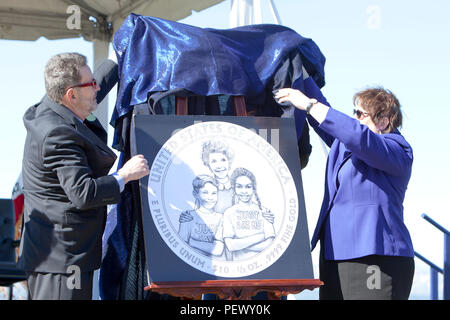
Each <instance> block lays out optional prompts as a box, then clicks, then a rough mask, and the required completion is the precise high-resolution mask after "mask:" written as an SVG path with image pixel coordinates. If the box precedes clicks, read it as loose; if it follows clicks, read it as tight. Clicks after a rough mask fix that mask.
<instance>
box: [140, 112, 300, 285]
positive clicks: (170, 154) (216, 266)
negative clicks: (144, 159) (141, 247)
mask: <svg viewBox="0 0 450 320" xmlns="http://www.w3.org/2000/svg"><path fill="white" fill-rule="evenodd" d="M147 200H148V206H149V208H150V210H149V211H150V212H144V213H143V214H148V215H151V219H152V220H153V223H154V225H155V227H156V229H157V231H158V232H159V235H160V237H161V238H162V239H163V241H164V243H165V244H166V245H167V247H168V248H169V249H170V250H171V251H172V252H173V253H174V254H175V255H176V256H177V257H178V258H179V259H181V260H182V261H183V262H185V263H186V264H188V265H190V266H191V267H193V268H195V269H197V270H199V271H201V272H204V273H207V274H210V275H214V276H219V277H224V278H236V277H245V276H250V275H253V274H255V273H258V272H261V271H263V270H265V269H266V268H268V267H270V266H271V265H272V264H274V263H275V262H276V261H277V260H278V259H279V258H280V257H281V256H282V255H283V253H284V252H285V251H286V249H287V248H288V246H289V245H290V243H291V241H292V239H293V237H294V234H295V231H296V228H297V223H298V214H299V212H298V210H299V199H298V194H297V189H296V184H295V181H294V179H293V177H292V175H291V172H290V170H289V168H288V166H287V165H286V163H285V161H284V160H283V158H282V157H281V156H280V154H279V153H278V151H277V150H276V148H274V146H272V145H271V144H270V143H268V142H267V141H266V139H264V138H263V137H261V136H260V135H258V134H257V132H256V130H250V129H247V128H245V127H243V126H240V125H238V124H234V123H230V122H222V121H207V122H200V123H194V124H193V125H189V126H187V127H185V128H183V129H180V130H177V131H176V132H174V133H173V134H172V136H171V137H170V138H169V139H168V140H167V141H166V142H165V143H164V144H163V146H162V147H161V149H160V150H159V151H158V153H157V154H156V156H155V158H154V159H153V162H152V163H151V168H150V175H149V177H148V183H147Z"/></svg>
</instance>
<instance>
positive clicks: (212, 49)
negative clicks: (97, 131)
mask: <svg viewBox="0 0 450 320" xmlns="http://www.w3.org/2000/svg"><path fill="white" fill-rule="evenodd" d="M113 46H114V49H115V51H116V54H117V57H118V65H119V89H118V98H117V102H116V108H115V112H114V114H113V118H112V120H111V121H112V124H113V125H114V122H115V120H116V119H117V118H119V117H121V116H122V115H124V114H126V113H128V112H130V111H131V110H132V106H133V105H137V104H140V103H145V102H146V101H147V97H148V94H149V93H153V92H159V91H167V90H173V89H178V88H183V89H186V90H189V91H191V92H193V93H195V94H198V95H203V96H208V95H219V94H226V95H244V96H245V97H246V100H247V101H249V102H250V103H251V101H252V100H253V99H257V98H258V95H259V94H261V92H263V91H264V89H265V87H266V85H267V83H268V82H269V81H270V79H271V78H272V76H273V74H274V72H275V71H276V69H277V68H278V67H279V65H280V64H281V63H282V61H283V60H284V59H286V58H287V56H288V54H289V53H290V52H291V51H293V50H299V51H300V53H301V55H302V57H303V65H304V66H305V68H306V70H307V71H308V73H309V75H310V76H312V77H313V79H314V81H315V82H316V83H317V84H318V86H319V87H322V86H323V85H324V84H325V81H324V77H325V76H324V64H325V57H324V56H323V54H322V53H321V52H320V49H319V47H318V46H317V45H316V44H315V43H314V41H312V40H311V39H308V38H304V37H302V36H301V35H299V34H298V33H296V32H295V31H293V30H292V29H289V28H287V27H284V26H279V25H269V24H266V25H252V26H245V27H238V28H234V29H223V30H219V29H209V28H199V27H194V26H190V25H186V24H182V23H178V22H173V21H168V20H164V19H160V18H154V17H147V16H140V15H136V14H130V15H129V16H128V18H127V19H126V20H125V22H124V23H123V25H122V27H121V28H120V29H119V30H118V31H117V32H116V34H115V36H114V40H113ZM301 80H302V79H293V85H292V87H295V86H296V85H295V84H296V81H301Z"/></svg>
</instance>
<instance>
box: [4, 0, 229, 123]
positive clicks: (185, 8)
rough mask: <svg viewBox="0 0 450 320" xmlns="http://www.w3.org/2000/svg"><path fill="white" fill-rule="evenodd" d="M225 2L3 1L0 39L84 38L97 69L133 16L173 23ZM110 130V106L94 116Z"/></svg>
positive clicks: (192, 0)
mask: <svg viewBox="0 0 450 320" xmlns="http://www.w3.org/2000/svg"><path fill="white" fill-rule="evenodd" d="M222 1H224V0H2V1H1V2H0V39H9V40H36V39H38V38H40V37H45V38H47V39H49V40H53V39H65V38H78V37H83V38H84V39H86V40H87V41H92V43H93V47H94V69H95V67H96V66H97V65H98V64H99V63H100V62H101V61H103V60H104V59H106V58H107V57H108V49H109V43H110V42H111V40H112V36H113V35H114V32H115V31H116V30H117V29H118V28H120V26H121V25H122V23H123V21H124V20H125V18H126V17H127V16H128V15H129V13H130V12H134V13H136V14H141V15H146V16H153V17H158V18H163V19H168V20H172V21H177V20H180V19H183V18H185V17H187V16H189V15H191V14H192V10H194V11H201V10H203V9H206V8H208V7H211V6H213V5H215V4H218V3H220V2H222ZM95 114H96V116H97V117H98V118H99V120H100V122H101V123H102V124H103V127H104V128H105V129H107V128H108V125H107V123H108V119H107V118H108V103H107V99H104V101H103V103H102V104H101V105H100V106H99V108H98V109H97V111H96V112H95Z"/></svg>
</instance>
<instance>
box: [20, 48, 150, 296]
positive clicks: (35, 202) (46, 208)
mask: <svg viewBox="0 0 450 320" xmlns="http://www.w3.org/2000/svg"><path fill="white" fill-rule="evenodd" d="M116 82H117V65H116V64H115V63H114V62H112V61H108V60H107V61H106V62H104V63H103V64H102V65H101V66H100V67H99V69H98V70H97V72H96V77H95V78H94V76H93V74H92V72H91V70H90V68H89V67H88V66H87V64H86V57H84V56H82V55H80V54H77V53H63V54H59V55H56V56H54V57H52V58H51V59H50V60H49V62H48V63H47V65H46V68H45V87H46V93H47V94H46V96H45V97H44V98H43V99H42V101H41V102H40V103H38V104H36V105H34V106H32V107H30V108H29V109H28V110H27V111H26V113H25V115H24V118H23V119H24V124H25V127H26V129H27V137H26V141H25V147H24V156H23V164H22V170H23V185H24V196H25V211H24V231H23V236H22V242H21V248H20V263H21V264H22V266H23V268H24V269H25V271H26V273H27V281H28V287H29V292H30V296H31V298H32V299H91V298H92V282H93V271H94V270H95V269H97V268H99V266H100V262H101V245H102V241H101V239H102V234H103V229H104V226H105V221H106V205H108V204H113V203H117V202H118V201H119V200H120V192H121V191H122V190H123V187H124V184H126V183H127V182H128V181H131V180H137V179H140V178H142V177H144V176H145V175H147V174H148V173H149V169H148V163H147V161H146V160H145V159H144V157H143V156H142V155H138V156H135V157H133V158H131V159H130V160H129V161H128V162H127V163H125V165H124V166H123V167H122V168H121V169H120V170H119V171H117V172H115V173H113V174H111V175H108V173H109V171H110V169H111V167H112V166H113V164H114V162H115V160H116V155H115V154H114V152H113V151H112V150H111V149H110V148H108V146H107V145H106V135H105V131H104V129H103V128H102V127H101V125H100V124H99V122H98V121H95V122H88V121H85V120H86V118H87V117H88V116H89V115H90V114H91V112H92V111H94V110H95V109H96V107H97V103H98V102H100V101H101V100H102V99H103V98H104V97H105V96H106V95H107V93H108V92H109V90H110V89H111V88H112V87H113V86H114V84H115V83H116ZM99 84H101V87H100V86H99ZM90 128H91V129H90Z"/></svg>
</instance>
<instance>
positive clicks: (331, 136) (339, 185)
mask: <svg viewBox="0 0 450 320" xmlns="http://www.w3.org/2000/svg"><path fill="white" fill-rule="evenodd" d="M309 120H310V121H309V122H310V124H311V125H312V127H313V128H314V129H315V130H316V132H317V133H318V134H319V135H320V136H321V138H322V139H323V140H324V141H325V142H326V143H327V144H328V146H330V147H331V149H330V153H329V155H328V161H327V168H326V178H325V195H324V198H323V203H322V208H321V211H320V215H319V220H318V222H317V226H316V229H315V231H314V234H313V237H312V241H311V246H312V249H314V247H315V246H316V244H317V242H318V240H319V239H322V242H321V243H322V245H323V246H324V248H323V249H324V254H325V258H326V259H328V260H345V259H353V258H358V257H363V256H367V255H371V254H377V255H387V256H406V257H413V256H414V250H413V245H412V242H411V238H410V235H409V232H408V229H407V228H406V226H405V224H404V221H403V200H404V198H405V192H406V189H407V186H408V182H409V179H410V177H411V168H412V163H413V151H412V148H411V146H410V145H409V144H408V142H407V141H406V140H405V139H404V137H403V136H402V135H401V134H400V132H399V131H396V132H393V133H388V134H376V133H374V132H372V131H371V130H370V129H369V128H368V127H367V126H365V125H362V124H360V123H359V121H358V120H356V119H353V118H352V117H349V116H347V115H345V114H343V113H341V112H339V111H337V110H334V109H332V108H330V109H329V111H328V113H327V116H326V118H325V120H324V121H323V122H322V123H321V124H320V125H318V123H317V122H316V121H314V119H312V118H311V117H309Z"/></svg>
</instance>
